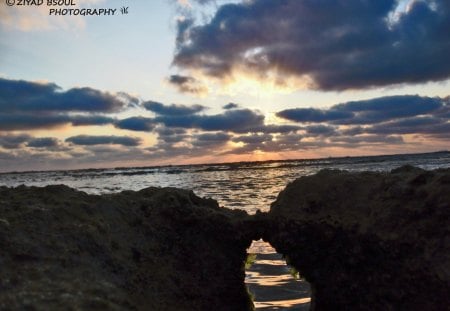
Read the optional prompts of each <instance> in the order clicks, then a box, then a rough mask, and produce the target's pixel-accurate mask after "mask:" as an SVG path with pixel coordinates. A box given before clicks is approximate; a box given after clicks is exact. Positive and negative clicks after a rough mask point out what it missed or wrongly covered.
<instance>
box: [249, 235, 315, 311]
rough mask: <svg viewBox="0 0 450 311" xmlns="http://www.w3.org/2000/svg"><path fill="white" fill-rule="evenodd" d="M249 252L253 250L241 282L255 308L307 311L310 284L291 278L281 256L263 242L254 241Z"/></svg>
mask: <svg viewBox="0 0 450 311" xmlns="http://www.w3.org/2000/svg"><path fill="white" fill-rule="evenodd" d="M249 253H256V259H255V262H254V263H253V265H252V266H251V267H250V268H249V269H247V270H246V274H245V283H246V284H247V287H248V289H249V291H250V293H251V294H252V296H253V302H254V305H255V308H256V310H283V309H288V310H302V311H303V310H305V311H306V310H309V307H310V301H311V298H310V286H309V284H308V283H307V282H305V281H302V280H298V279H295V278H294V277H293V276H292V275H291V274H290V272H289V268H288V266H287V265H286V262H285V261H284V259H283V258H282V256H281V255H280V254H278V253H276V252H275V250H274V249H273V248H272V247H271V246H270V245H269V244H267V243H265V242H263V241H261V240H260V241H255V242H254V243H253V245H252V246H251V248H250V249H249Z"/></svg>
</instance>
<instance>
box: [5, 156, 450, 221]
mask: <svg viewBox="0 0 450 311" xmlns="http://www.w3.org/2000/svg"><path fill="white" fill-rule="evenodd" d="M403 165H413V166H417V167H420V168H423V169H427V170H432V169H437V168H448V167H450V152H448V151H442V152H434V153H425V154H402V155H383V156H368V157H366V156H365V157H340V158H322V159H314V160H301V159H300V160H282V161H264V162H235V163H220V164H201V165H180V166H177V165H169V166H151V167H127V168H107V169H84V170H67V171H33V172H11V173H1V174H0V186H8V187H16V186H19V185H27V186H46V185H55V184H64V185H67V186H70V187H72V188H75V189H78V190H80V191H84V192H86V193H89V194H104V193H113V192H120V191H123V190H140V189H143V188H146V187H152V186H154V187H176V188H183V189H189V190H193V191H194V193H195V194H197V195H198V196H201V197H207V198H213V199H215V200H217V201H218V202H219V204H220V205H221V206H223V207H226V208H230V209H243V210H245V211H247V213H249V214H254V213H255V212H256V211H257V210H260V211H268V210H269V208H270V204H271V203H272V202H273V201H275V200H276V198H277V195H278V193H279V192H280V191H281V190H283V189H284V188H285V187H286V185H287V184H288V183H289V182H292V181H294V180H295V179H296V178H299V177H301V176H306V175H311V174H314V173H317V172H318V171H320V170H322V169H339V170H347V171H386V172H387V171H390V170H392V169H395V168H398V167H400V166H403Z"/></svg>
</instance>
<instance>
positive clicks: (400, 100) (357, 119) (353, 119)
mask: <svg viewBox="0 0 450 311" xmlns="http://www.w3.org/2000/svg"><path fill="white" fill-rule="evenodd" d="M444 107H445V102H444V99H442V98H439V97H421V96H418V95H399V96H385V97H379V98H374V99H369V100H361V101H352V102H347V103H342V104H338V105H335V106H332V107H330V108H329V109H315V108H294V109H286V110H282V111H280V112H278V113H277V116H278V117H280V118H283V119H287V120H290V121H296V122H305V123H320V122H330V123H334V124H340V125H351V124H374V123H380V122H385V121H390V120H394V119H399V118H406V117H413V116H420V115H425V114H434V113H436V114H437V113H441V111H442V109H443V108H444Z"/></svg>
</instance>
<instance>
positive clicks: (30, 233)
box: [0, 186, 253, 310]
mask: <svg viewBox="0 0 450 311" xmlns="http://www.w3.org/2000/svg"><path fill="white" fill-rule="evenodd" d="M247 217H248V216H247V214H246V213H245V212H242V211H231V210H227V209H223V208H220V207H219V206H218V205H217V203H216V202H215V201H213V200H209V199H201V198H199V197H197V196H195V195H194V194H193V193H192V192H188V191H184V190H177V189H169V188H166V189H159V188H148V189H145V190H142V191H139V192H131V191H127V192H122V193H120V194H114V195H103V196H95V195H87V194H85V193H83V192H79V191H75V190H72V189H70V188H68V187H65V186H48V187H45V188H34V187H31V188H28V187H19V188H16V189H9V188H5V187H0V310H250V309H252V303H251V301H250V298H249V296H248V294H247V290H246V287H245V285H244V277H245V272H244V262H245V258H246V248H247V247H248V246H249V245H250V243H251V240H252V238H253V237H252V236H251V233H246V232H248V230H247V229H246V224H245V223H246V222H247V221H248V219H247Z"/></svg>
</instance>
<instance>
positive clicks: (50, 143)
mask: <svg viewBox="0 0 450 311" xmlns="http://www.w3.org/2000/svg"><path fill="white" fill-rule="evenodd" d="M58 146H59V141H58V139H56V138H53V137H42V138H34V139H32V140H30V141H29V142H28V143H27V147H31V148H52V147H58Z"/></svg>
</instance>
